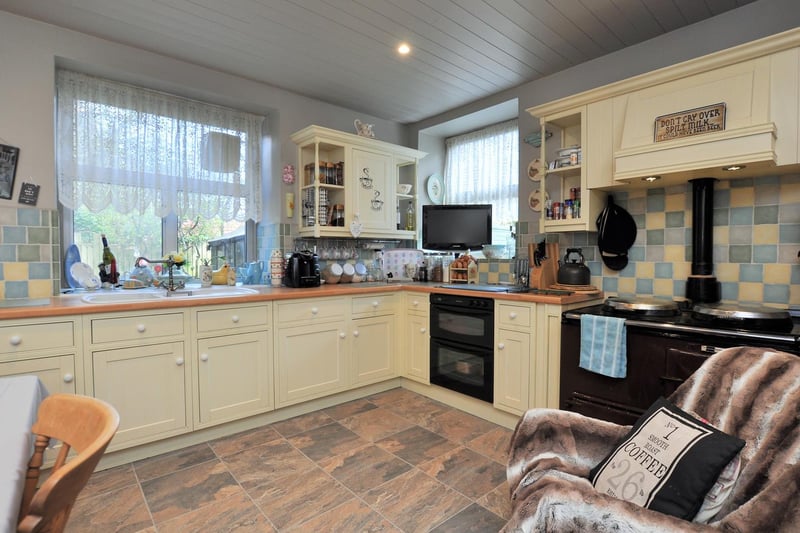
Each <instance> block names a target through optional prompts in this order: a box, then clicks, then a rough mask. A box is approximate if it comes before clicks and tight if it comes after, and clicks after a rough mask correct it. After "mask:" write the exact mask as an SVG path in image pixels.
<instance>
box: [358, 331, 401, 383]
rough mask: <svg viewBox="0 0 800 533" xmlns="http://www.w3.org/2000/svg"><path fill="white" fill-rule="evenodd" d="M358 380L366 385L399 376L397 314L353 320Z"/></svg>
mask: <svg viewBox="0 0 800 533" xmlns="http://www.w3.org/2000/svg"><path fill="white" fill-rule="evenodd" d="M352 336H353V344H352V346H353V362H354V363H353V364H354V367H355V368H354V369H353V370H354V373H355V376H354V383H356V384H358V385H364V384H366V383H375V382H377V381H383V380H385V379H389V378H392V377H394V376H395V372H394V316H393V315H390V316H381V317H375V318H360V319H358V320H353V322H352Z"/></svg>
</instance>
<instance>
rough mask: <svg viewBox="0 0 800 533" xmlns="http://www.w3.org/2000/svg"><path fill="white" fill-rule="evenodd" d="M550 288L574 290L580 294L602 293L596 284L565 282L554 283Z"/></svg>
mask: <svg viewBox="0 0 800 533" xmlns="http://www.w3.org/2000/svg"><path fill="white" fill-rule="evenodd" d="M548 288H549V289H559V290H565V291H572V292H575V293H580V294H600V289H598V288H597V287H595V286H594V285H566V284H564V283H553V284H552V285H551V286H550V287H548Z"/></svg>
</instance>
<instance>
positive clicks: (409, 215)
mask: <svg viewBox="0 0 800 533" xmlns="http://www.w3.org/2000/svg"><path fill="white" fill-rule="evenodd" d="M415 219H416V217H415V216H414V202H408V209H407V210H406V230H407V231H414V223H415V222H416V220H415Z"/></svg>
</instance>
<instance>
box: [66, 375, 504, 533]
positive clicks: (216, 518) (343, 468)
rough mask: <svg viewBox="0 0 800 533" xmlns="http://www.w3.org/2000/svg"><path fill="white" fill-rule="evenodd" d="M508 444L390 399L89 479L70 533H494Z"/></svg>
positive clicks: (473, 420) (456, 417)
mask: <svg viewBox="0 0 800 533" xmlns="http://www.w3.org/2000/svg"><path fill="white" fill-rule="evenodd" d="M510 438H511V431H510V430H509V429H506V428H503V427H501V426H497V425H495V424H492V423H490V422H487V421H485V420H482V419H480V418H477V417H474V416H472V415H469V414H467V413H464V412H461V411H458V410H456V409H453V408H451V407H448V406H445V405H443V404H441V403H438V402H435V401H433V400H430V399H428V398H426V397H424V396H420V395H418V394H415V393H413V392H410V391H408V390H405V389H399V388H398V389H392V390H390V391H387V392H383V393H380V394H376V395H374V396H371V397H368V398H365V399H362V400H356V401H353V402H349V403H345V404H342V405H339V406H335V407H332V408H330V409H324V410H322V411H317V412H314V413H310V414H307V415H303V416H300V417H297V418H293V419H289V420H285V421H282V422H277V423H275V424H272V425H269V426H264V427H261V428H258V429H255V430H252V431H248V432H245V433H240V434H238V435H233V436H231V437H227V438H223V439H219V440H215V441H210V442H207V443H204V444H200V445H196V446H192V447H189V448H185V449H182V450H178V451H176V452H172V453H169V454H165V455H161V456H158V457H153V458H150V459H145V460H142V461H137V462H135V463H132V464H127V465H123V466H120V467H117V468H113V469H110V470H106V471H102V472H98V473H96V474H95V475H94V476H93V477H92V479H91V480H90V481H89V484H88V485H87V487H86V488H85V489H84V490H83V492H82V493H81V496H80V498H79V500H78V502H77V504H76V506H75V508H74V510H73V512H72V517H71V518H70V523H69V525H68V526H67V532H68V533H79V532H103V533H107V532H113V531H124V532H136V531H144V532H147V533H150V532H156V531H157V532H173V531H182V532H195V531H197V532H200V531H202V532H204V533H211V532H218V531H236V532H237V533H244V532H251V531H252V532H275V531H280V532H284V531H300V532H305V531H308V532H312V531H313V532H315V533H316V532H324V531H330V532H334V531H335V532H343V533H351V532H378V531H385V532H399V531H402V532H411V531H420V532H423V531H425V532H426V531H436V532H445V531H452V532H459V533H468V532H480V533H484V532H495V531H497V530H498V529H500V528H501V527H502V525H503V523H504V518H505V517H507V516H508V514H509V511H510V509H509V501H508V489H507V485H506V483H505V462H506V447H507V445H508V442H509V440H510Z"/></svg>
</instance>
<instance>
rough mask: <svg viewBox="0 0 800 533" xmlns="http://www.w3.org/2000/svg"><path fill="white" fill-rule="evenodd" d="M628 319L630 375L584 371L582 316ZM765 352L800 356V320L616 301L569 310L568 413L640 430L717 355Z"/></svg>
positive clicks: (733, 308)
mask: <svg viewBox="0 0 800 533" xmlns="http://www.w3.org/2000/svg"><path fill="white" fill-rule="evenodd" d="M585 314H591V315H600V316H613V317H621V318H624V319H625V326H626V336H627V346H626V348H627V355H628V362H627V376H626V377H625V378H622V379H617V378H610V377H606V376H603V375H600V374H596V373H593V372H589V371H587V370H584V369H582V368H579V367H578V364H579V361H580V320H581V315H585ZM732 346H762V347H768V348H774V349H776V350H781V351H785V352H789V353H794V354H797V355H800V317H797V316H792V314H791V313H790V312H789V311H786V310H782V309H774V308H769V307H760V306H747V305H737V304H724V303H723V304H721V303H701V304H696V305H694V306H690V305H688V304H683V303H678V302H674V301H670V300H656V299H640V298H630V299H628V298H618V297H610V298H608V299H607V300H606V302H605V303H603V304H601V305H595V306H591V307H584V308H581V309H575V310H572V311H567V312H565V313H564V314H563V316H562V324H561V383H560V407H561V408H562V409H567V410H571V411H577V412H580V413H583V414H586V415H588V416H592V417H595V418H601V419H604V420H609V421H612V422H616V423H621V424H632V423H633V422H635V421H636V419H637V418H639V416H640V415H641V414H642V413H643V412H644V411H645V410H646V409H647V408H648V407H649V406H650V405H651V404H652V403H653V402H654V401H655V400H656V399H657V398H658V397H659V396H665V397H666V396H669V395H670V394H671V393H672V392H673V391H674V390H675V389H676V388H677V386H678V385H680V384H681V383H683V381H685V380H686V379H687V378H688V377H689V376H691V374H692V373H693V372H694V371H695V370H697V368H699V367H700V365H701V364H702V363H703V362H704V361H705V360H706V359H707V358H708V357H709V356H710V355H711V354H713V353H715V352H717V351H719V350H721V349H723V348H729V347H732Z"/></svg>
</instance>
